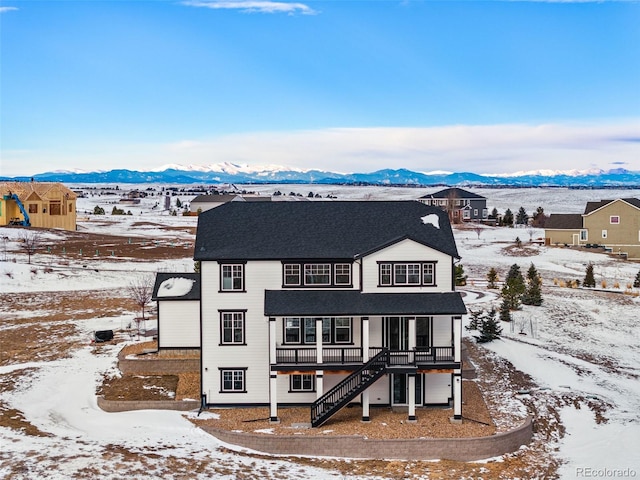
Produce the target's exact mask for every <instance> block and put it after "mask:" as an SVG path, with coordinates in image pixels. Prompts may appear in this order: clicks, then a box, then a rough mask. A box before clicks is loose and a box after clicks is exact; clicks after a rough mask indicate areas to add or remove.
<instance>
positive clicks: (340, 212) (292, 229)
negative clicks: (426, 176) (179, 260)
mask: <svg viewBox="0 0 640 480" xmlns="http://www.w3.org/2000/svg"><path fill="white" fill-rule="evenodd" d="M426 215H437V217H438V223H439V227H440V228H436V227H434V226H433V225H432V224H429V223H424V222H423V221H422V220H421V218H422V217H424V216H426ZM404 238H409V239H411V240H414V241H416V242H419V243H422V244H424V245H427V246H429V247H431V248H433V249H435V250H438V251H441V252H443V253H446V254H448V255H451V256H453V257H458V250H457V248H456V244H455V239H454V238H453V233H452V231H451V225H450V223H449V219H448V217H447V214H446V212H444V211H443V210H441V209H439V208H436V207H430V206H427V205H424V204H422V203H420V202H417V201H402V202H364V201H363V202H344V201H336V202H333V201H317V202H269V203H262V202H257V203H248V202H247V203H245V202H231V203H227V204H224V205H221V206H220V207H218V208H214V209H212V210H208V211H206V212H204V213H202V214H201V215H200V216H199V217H198V230H197V235H196V244H195V254H194V258H195V259H196V260H270V259H321V258H322V259H353V258H356V257H358V256H361V255H364V254H367V253H370V252H372V251H375V250H377V249H380V248H383V247H385V246H387V245H391V244H393V243H394V242H397V241H399V240H402V239H404Z"/></svg>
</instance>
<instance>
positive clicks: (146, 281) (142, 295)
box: [127, 274, 154, 336]
mask: <svg viewBox="0 0 640 480" xmlns="http://www.w3.org/2000/svg"><path fill="white" fill-rule="evenodd" d="M153 283H154V277H153V275H148V274H147V275H141V276H139V277H136V278H134V279H132V280H131V281H130V282H129V285H128V286H127V293H128V294H129V298H131V300H133V301H134V303H135V304H136V305H137V306H138V307H139V308H140V311H141V313H142V316H140V317H136V319H135V320H136V326H137V329H138V336H140V322H141V321H145V320H146V318H145V316H144V313H145V307H146V306H147V305H149V303H150V302H151V295H152V294H153Z"/></svg>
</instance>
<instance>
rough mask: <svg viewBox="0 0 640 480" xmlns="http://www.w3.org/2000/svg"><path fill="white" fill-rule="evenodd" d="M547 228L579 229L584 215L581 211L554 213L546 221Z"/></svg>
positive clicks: (545, 226)
mask: <svg viewBox="0 0 640 480" xmlns="http://www.w3.org/2000/svg"><path fill="white" fill-rule="evenodd" d="M544 228H545V230H579V229H581V228H582V215H581V214H579V213H552V214H551V215H549V218H548V219H547V220H546V222H544Z"/></svg>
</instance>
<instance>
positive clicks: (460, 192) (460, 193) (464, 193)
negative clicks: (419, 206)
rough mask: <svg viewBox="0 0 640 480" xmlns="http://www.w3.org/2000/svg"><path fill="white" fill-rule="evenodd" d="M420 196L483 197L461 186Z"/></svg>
mask: <svg viewBox="0 0 640 480" xmlns="http://www.w3.org/2000/svg"><path fill="white" fill-rule="evenodd" d="M420 198H485V197H483V196H482V195H478V194H477V193H473V192H469V191H468V190H464V189H462V188H458V187H453V188H445V189H444V190H440V191H438V192H436V193H429V194H427V195H423V196H422V197H420Z"/></svg>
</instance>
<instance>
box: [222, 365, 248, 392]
mask: <svg viewBox="0 0 640 480" xmlns="http://www.w3.org/2000/svg"><path fill="white" fill-rule="evenodd" d="M246 370H247V369H246V368H229V369H220V386H221V388H220V393H242V392H246V389H245V373H246Z"/></svg>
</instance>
